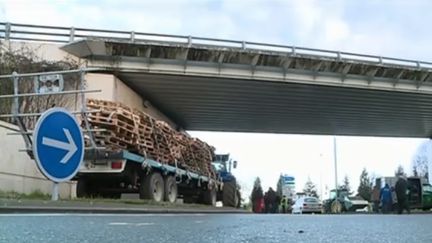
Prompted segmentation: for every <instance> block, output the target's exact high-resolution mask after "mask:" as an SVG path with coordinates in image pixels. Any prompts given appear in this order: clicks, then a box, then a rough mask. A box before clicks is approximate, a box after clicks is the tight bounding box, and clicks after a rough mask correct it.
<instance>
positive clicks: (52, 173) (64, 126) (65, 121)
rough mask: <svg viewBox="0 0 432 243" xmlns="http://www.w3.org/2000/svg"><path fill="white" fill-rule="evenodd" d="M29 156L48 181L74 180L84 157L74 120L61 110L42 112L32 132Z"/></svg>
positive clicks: (81, 141) (79, 132)
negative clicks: (30, 153) (31, 154)
mask: <svg viewBox="0 0 432 243" xmlns="http://www.w3.org/2000/svg"><path fill="white" fill-rule="evenodd" d="M33 153H34V157H35V160H36V164H37V166H38V167H39V169H40V171H41V172H42V174H44V175H45V176H46V177H47V178H48V179H50V180H52V181H54V182H62V181H68V180H70V179H71V178H72V177H74V176H75V174H76V173H77V172H78V169H79V167H80V164H81V161H82V160H83V157H84V138H83V136H82V132H81V128H80V126H79V124H78V122H77V120H76V119H75V117H73V116H72V114H70V113H69V112H68V111H67V110H65V109H63V108H51V109H49V110H47V111H46V112H44V113H43V114H42V116H41V117H40V118H39V119H38V121H37V123H36V126H35V130H34V133H33Z"/></svg>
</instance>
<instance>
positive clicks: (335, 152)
mask: <svg viewBox="0 0 432 243" xmlns="http://www.w3.org/2000/svg"><path fill="white" fill-rule="evenodd" d="M333 157H334V170H335V189H336V197H337V196H339V195H338V194H339V193H338V176H337V146H336V136H334V137H333Z"/></svg>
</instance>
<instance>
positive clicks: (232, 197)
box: [222, 180, 240, 208]
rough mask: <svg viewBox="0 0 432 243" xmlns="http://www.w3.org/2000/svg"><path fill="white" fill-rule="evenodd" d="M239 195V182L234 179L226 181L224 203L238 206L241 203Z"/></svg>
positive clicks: (228, 205)
mask: <svg viewBox="0 0 432 243" xmlns="http://www.w3.org/2000/svg"><path fill="white" fill-rule="evenodd" d="M239 200H240V199H239V197H238V194H237V182H236V181H235V180H232V181H230V182H226V183H224V186H223V191H222V203H223V205H224V207H234V208H235V207H237V206H238V205H239Z"/></svg>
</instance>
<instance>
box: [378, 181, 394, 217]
mask: <svg viewBox="0 0 432 243" xmlns="http://www.w3.org/2000/svg"><path fill="white" fill-rule="evenodd" d="M380 194H381V195H380V199H381V207H382V212H383V213H389V212H390V211H391V208H392V204H393V199H392V192H391V189H390V186H389V184H387V183H386V184H385V186H384V187H383V188H382V189H381V193H380Z"/></svg>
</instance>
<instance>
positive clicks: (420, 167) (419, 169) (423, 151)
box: [412, 141, 431, 178]
mask: <svg viewBox="0 0 432 243" xmlns="http://www.w3.org/2000/svg"><path fill="white" fill-rule="evenodd" d="M430 146H431V144H430V141H426V142H424V143H422V144H421V145H420V147H419V148H418V149H417V151H416V153H415V155H414V157H413V160H412V170H413V175H414V176H419V177H425V178H428V175H429V173H428V172H429V171H428V169H429V160H430V159H429V157H430V155H429V153H431V151H430Z"/></svg>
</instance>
